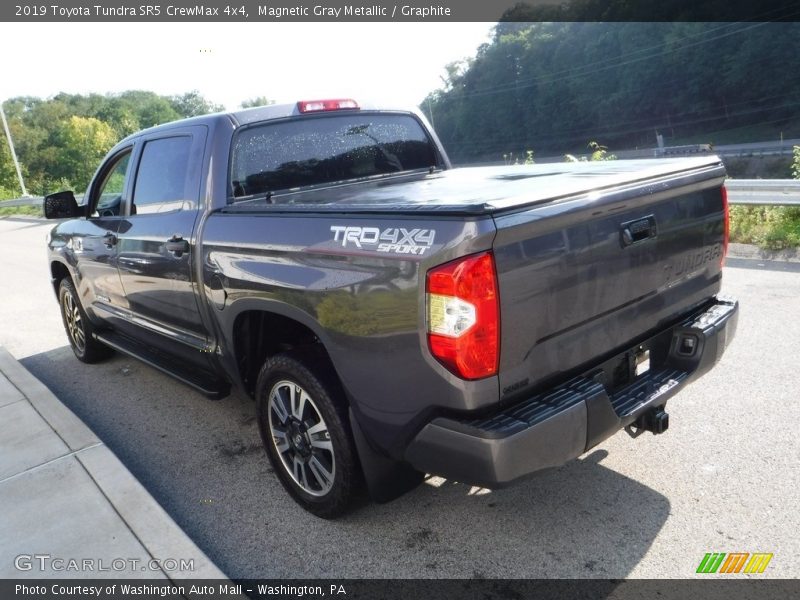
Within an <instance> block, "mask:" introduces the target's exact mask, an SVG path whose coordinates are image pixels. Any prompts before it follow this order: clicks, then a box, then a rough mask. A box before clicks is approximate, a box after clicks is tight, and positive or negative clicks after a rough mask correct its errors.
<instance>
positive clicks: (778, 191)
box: [0, 179, 800, 207]
mask: <svg viewBox="0 0 800 600" xmlns="http://www.w3.org/2000/svg"><path fill="white" fill-rule="evenodd" d="M725 187H726V188H727V189H728V201H729V202H730V203H731V204H743V205H751V206H800V180H795V179H728V180H727V181H726V182H725ZM42 201H43V198H41V197H38V196H31V197H28V198H18V199H16V200H0V207H5V206H41V205H42Z"/></svg>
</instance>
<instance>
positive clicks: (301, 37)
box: [0, 23, 492, 109]
mask: <svg viewBox="0 0 800 600" xmlns="http://www.w3.org/2000/svg"><path fill="white" fill-rule="evenodd" d="M491 27H492V24H491V23H277V24H272V23H232V24H227V23H208V24H206V23H188V24H185V25H184V24H173V23H130V24H129V23H15V24H10V23H0V52H1V53H2V71H1V72H2V78H0V100H5V99H7V98H11V97H14V96H23V95H24V96H39V97H49V96H52V95H54V94H57V93H58V92H69V93H79V94H88V93H91V92H96V93H101V94H102V93H107V92H120V91H124V90H129V89H143V90H151V91H154V92H156V93H159V94H168V95H172V94H181V93H184V92H188V91H190V90H193V89H197V90H199V91H200V93H201V94H203V95H204V96H205V97H206V98H208V99H209V100H212V101H214V102H216V103H220V104H224V105H225V106H226V108H228V109H236V108H238V106H239V103H240V102H242V101H243V100H245V99H249V98H254V97H257V96H266V97H268V98H270V99H273V100H276V101H277V102H279V103H280V102H295V101H297V100H301V99H315V98H325V97H328V98H331V97H353V98H355V99H356V100H361V101H364V100H374V101H377V102H382V103H392V104H399V105H416V104H418V103H419V102H421V101H422V100H423V98H424V97H425V95H426V94H427V93H428V92H429V91H431V90H433V89H435V88H437V87H439V86H440V85H441V79H440V77H441V76H442V75H444V72H445V71H444V66H445V65H446V64H447V63H449V62H452V61H456V60H461V59H463V58H466V57H468V56H473V55H474V54H475V51H476V49H477V48H478V46H479V45H480V44H482V43H484V42H487V41H489V35H490V30H491Z"/></svg>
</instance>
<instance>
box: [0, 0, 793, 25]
mask: <svg viewBox="0 0 800 600" xmlns="http://www.w3.org/2000/svg"><path fill="white" fill-rule="evenodd" d="M0 20H2V21H12V22H13V21H16V22H37V21H39V22H70V21H75V22H173V23H180V22H225V21H228V22H272V23H279V22H282V21H293V22H302V21H308V22H315V21H317V22H337V21H342V22H360V21H362V22H404V21H406V22H411V21H416V22H420V21H432V22H460V21H473V22H479V21H487V22H495V21H521V22H527V21H587V22H591V21H727V22H733V21H797V20H800V4H799V3H798V2H797V1H796V0H761V1H759V2H752V1H750V0H747V1H745V0H664V1H661V2H653V1H652V0H638V1H637V0H522V1H519V0H491V1H490V0H428V1H426V0H400V1H399V2H398V1H396V0H365V1H363V2H358V1H356V2H350V1H342V0H333V1H323V0H296V1H292V0H277V1H276V0H229V1H228V2H225V1H223V2H219V1H218V0H214V1H213V2H212V1H211V0H208V1H206V2H202V1H201V2H197V1H192V0H169V1H167V2H159V1H155V2H154V1H153V0H149V2H148V0H40V1H36V0H33V1H30V0H28V1H25V0H16V1H14V0H12V2H11V3H6V2H3V3H1V4H0Z"/></svg>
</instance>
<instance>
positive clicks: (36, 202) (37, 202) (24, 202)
mask: <svg viewBox="0 0 800 600" xmlns="http://www.w3.org/2000/svg"><path fill="white" fill-rule="evenodd" d="M43 201H44V198H42V197H40V196H27V197H25V198H17V199H16V200H0V207H2V208H5V207H9V206H41V205H42V202H43Z"/></svg>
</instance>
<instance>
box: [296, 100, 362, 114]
mask: <svg viewBox="0 0 800 600" xmlns="http://www.w3.org/2000/svg"><path fill="white" fill-rule="evenodd" d="M357 108H358V102H356V101H355V100H351V99H350V98H337V99H334V100H301V101H300V102H298V103H297V110H299V111H300V112H301V113H307V112H320V111H325V110H352V109H357Z"/></svg>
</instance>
